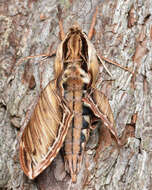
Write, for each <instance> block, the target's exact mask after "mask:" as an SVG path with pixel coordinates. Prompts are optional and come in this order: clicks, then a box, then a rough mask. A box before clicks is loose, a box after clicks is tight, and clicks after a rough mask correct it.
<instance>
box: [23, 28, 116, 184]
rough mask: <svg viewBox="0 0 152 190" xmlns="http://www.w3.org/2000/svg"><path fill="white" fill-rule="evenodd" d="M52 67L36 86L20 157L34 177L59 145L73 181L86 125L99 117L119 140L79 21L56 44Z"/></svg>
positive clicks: (86, 135)
mask: <svg viewBox="0 0 152 190" xmlns="http://www.w3.org/2000/svg"><path fill="white" fill-rule="evenodd" d="M54 70H55V77H54V80H52V81H50V82H49V84H48V85H47V86H46V87H45V89H44V90H43V91H42V93H41V95H40V97H39V100H38V102H37V104H36V106H35V109H34V111H33V113H32V115H31V118H30V120H29V122H28V124H27V126H26V128H25V129H24V131H23V134H22V136H21V140H20V163H21V167H22V169H23V171H24V173H25V174H26V175H27V176H28V177H29V178H30V179H34V178H35V177H37V176H38V175H39V174H40V173H41V172H42V171H43V170H44V169H45V168H46V167H48V166H49V165H50V163H51V162H52V161H53V159H54V158H55V157H56V155H57V154H58V152H59V151H60V149H61V148H63V149H64V153H65V156H64V161H65V165H66V166H68V170H69V173H70V175H71V178H72V182H76V180H77V175H78V173H79V171H80V168H81V163H82V160H83V155H84V151H85V146H86V143H87V141H88V139H89V134H90V130H91V129H93V128H94V127H96V126H97V125H98V123H99V122H100V123H102V125H104V126H105V127H106V128H107V129H108V130H109V132H110V133H111V135H112V136H114V137H115V139H116V141H117V142H118V143H119V139H118V137H117V134H116V131H115V127H114V126H115V124H114V118H113V114H112V111H111V108H110V105H109V102H108V99H107V97H106V96H105V95H104V94H103V93H101V92H100V91H99V90H97V89H96V84H97V81H98V75H99V62H98V57H97V53H96V50H95V48H94V46H93V44H92V43H91V42H90V40H89V39H88V37H87V35H86V34H85V33H84V32H82V31H81V29H80V27H79V26H76V25H75V26H73V27H72V28H70V29H69V32H68V33H67V35H66V36H65V38H64V40H63V41H62V42H61V43H60V45H59V46H58V49H57V52H56V59H55V64H54Z"/></svg>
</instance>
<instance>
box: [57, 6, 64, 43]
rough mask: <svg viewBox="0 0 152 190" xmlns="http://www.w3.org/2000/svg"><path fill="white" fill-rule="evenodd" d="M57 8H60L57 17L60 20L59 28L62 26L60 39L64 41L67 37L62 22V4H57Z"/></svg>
mask: <svg viewBox="0 0 152 190" xmlns="http://www.w3.org/2000/svg"><path fill="white" fill-rule="evenodd" d="M57 9H58V13H57V17H58V20H59V28H60V32H59V35H60V39H61V41H62V40H64V38H65V33H64V29H63V22H62V17H61V15H62V9H61V7H60V5H58V6H57Z"/></svg>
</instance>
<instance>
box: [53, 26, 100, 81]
mask: <svg viewBox="0 0 152 190" xmlns="http://www.w3.org/2000/svg"><path fill="white" fill-rule="evenodd" d="M75 60H77V61H79V63H81V68H82V69H83V70H84V71H85V72H88V73H90V74H91V76H92V80H91V81H92V85H94V84H95V82H96V80H97V77H98V73H99V65H98V60H97V55H96V50H95V48H94V46H93V44H92V43H91V42H90V41H89V40H88V37H87V36H86V34H85V33H84V32H82V30H81V28H80V27H79V25H78V24H75V25H73V26H72V27H71V28H70V29H69V32H68V33H67V35H66V37H65V39H64V40H63V41H62V42H61V44H60V45H59V47H58V49H57V54H56V61H55V77H56V78H58V77H59V76H60V74H61V73H62V72H63V71H64V70H65V69H67V67H68V65H69V64H71V63H72V62H73V63H75Z"/></svg>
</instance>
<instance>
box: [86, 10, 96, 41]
mask: <svg viewBox="0 0 152 190" xmlns="http://www.w3.org/2000/svg"><path fill="white" fill-rule="evenodd" d="M97 13H98V8H97V7H96V10H95V12H94V14H93V18H92V22H91V26H90V30H89V33H88V39H89V40H91V39H92V37H93V33H94V26H95V24H96V18H97Z"/></svg>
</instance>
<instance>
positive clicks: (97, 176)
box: [0, 0, 152, 190]
mask: <svg viewBox="0 0 152 190" xmlns="http://www.w3.org/2000/svg"><path fill="white" fill-rule="evenodd" d="M58 4H60V6H61V8H62V10H63V12H62V18H63V23H64V28H65V32H66V31H67V30H68V28H69V27H70V26H71V25H72V23H74V22H75V21H76V22H77V23H79V24H80V26H81V27H82V29H83V30H84V31H86V33H87V32H88V30H89V26H90V23H91V18H92V15H93V12H94V10H95V8H96V6H98V14H97V23H96V26H95V35H94V38H93V40H92V41H93V43H94V45H95V47H96V49H97V51H98V52H100V54H102V55H103V56H104V57H107V58H109V59H111V60H113V61H115V62H118V63H119V64H121V65H123V66H125V67H130V68H131V69H132V70H133V71H134V72H135V74H134V76H132V75H131V74H130V73H129V72H126V71H124V70H122V69H120V68H119V67H116V66H113V65H111V64H108V63H107V64H106V65H107V67H108V69H109V70H110V72H111V73H112V76H113V78H111V77H109V75H108V74H107V73H106V71H105V70H104V69H103V71H102V75H101V77H102V83H101V85H100V89H101V90H102V91H103V92H104V93H105V94H106V95H107V97H108V99H109V102H110V104H111V107H112V110H113V113H114V117H115V121H116V127H117V132H118V134H119V136H122V134H123V131H124V130H125V128H126V127H127V129H129V127H130V128H131V129H133V127H135V136H134V135H130V136H132V137H129V138H128V142H127V144H126V145H124V146H123V147H122V148H121V149H120V150H118V149H117V148H115V147H114V146H107V147H102V151H100V153H99V154H98V160H95V159H94V156H95V148H96V145H97V140H96V139H97V138H96V137H97V136H98V134H97V131H95V133H94V135H93V136H92V137H91V139H90V141H89V143H88V146H87V150H86V155H85V163H84V164H83V166H82V170H81V172H80V174H79V176H78V180H77V184H74V185H73V184H71V181H70V177H69V176H68V175H67V174H66V173H65V171H64V165H63V160H62V157H61V155H58V156H57V158H56V159H55V161H54V162H53V163H52V164H51V166H50V167H49V168H48V169H47V170H46V171H45V172H43V173H42V174H41V175H40V176H39V177H38V178H37V179H36V180H35V181H31V180H29V179H28V178H27V177H26V176H25V175H24V174H23V172H22V170H21V168H20V164H19V158H18V140H17V139H18V133H19V130H20V127H21V125H22V123H23V121H24V118H25V113H26V112H27V110H28V109H30V108H31V104H32V102H34V100H35V99H36V97H37V96H38V94H39V92H40V75H39V73H42V86H43V87H45V86H46V85H47V83H48V82H49V81H50V80H51V79H52V78H53V61H54V58H51V59H49V60H47V61H46V62H45V64H43V66H39V65H40V64H39V63H40V58H39V59H32V60H30V61H28V60H26V61H25V62H22V63H21V64H20V65H19V66H15V65H16V63H17V62H19V60H20V58H22V57H25V56H29V55H38V54H42V53H48V52H49V51H50V50H49V49H50V48H49V47H51V46H52V45H53V46H52V50H55V49H56V47H57V45H58V44H59V26H58V19H57V5H58ZM151 13H152V3H151V0H98V1H97V0H94V1H93V0H89V1H86V0H85V1H83V0H75V1H72V0H58V1H57V0H45V1H44V0H24V1H23V0H8V1H4V0H0V189H13V190H16V189H24V190H25V189H28V190H36V189H38V188H39V189H41V190H44V189H47V190H51V189H53V190H60V189H68V188H69V189H75V190H76V189H79V190H80V189H96V190H98V189H100V190H114V189H115V190H127V189H128V190H129V189H132V190H143V189H144V190H151V189H152V172H151V171H152V152H151V151H152V138H151V136H152V124H151V122H152V113H151V112H152V101H151V98H152V88H151V85H150V84H151V82H152V48H151V43H152V24H151V23H152V22H151V21H152V16H151ZM133 116H134V117H133ZM132 117H133V119H132V121H131V118H132ZM133 120H134V121H133ZM129 132H130V133H131V131H128V133H129ZM84 176H85V177H84Z"/></svg>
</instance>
